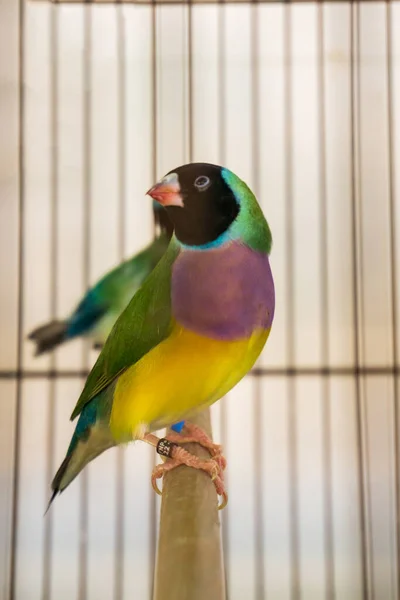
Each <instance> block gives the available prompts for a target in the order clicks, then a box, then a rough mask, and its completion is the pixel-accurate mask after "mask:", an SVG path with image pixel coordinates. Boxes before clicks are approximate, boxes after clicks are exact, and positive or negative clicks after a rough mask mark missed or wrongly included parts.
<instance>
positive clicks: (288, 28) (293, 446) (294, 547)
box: [283, 2, 300, 600]
mask: <svg viewBox="0 0 400 600" xmlns="http://www.w3.org/2000/svg"><path fill="white" fill-rule="evenodd" d="M283 36H284V40H283V44H284V55H285V66H286V68H285V84H284V85H285V100H284V102H285V107H284V115H285V157H286V161H285V180H286V198H285V207H286V243H287V246H286V252H287V258H286V296H287V299H288V316H287V323H286V327H287V342H286V343H287V356H288V364H289V366H293V365H294V361H295V346H294V291H295V290H294V262H293V257H294V248H293V150H292V139H293V130H292V120H293V115H292V110H293V89H292V6H291V3H290V2H289V3H288V4H287V5H286V6H285V9H284V31H283ZM287 391H288V447H289V469H288V475H289V489H290V500H289V506H290V513H289V522H290V560H291V569H292V574H291V599H292V600H298V599H299V598H300V561H299V507H298V477H299V475H298V466H297V423H296V422H297V410H296V385H295V380H294V378H292V377H290V378H289V379H288V382H287Z"/></svg>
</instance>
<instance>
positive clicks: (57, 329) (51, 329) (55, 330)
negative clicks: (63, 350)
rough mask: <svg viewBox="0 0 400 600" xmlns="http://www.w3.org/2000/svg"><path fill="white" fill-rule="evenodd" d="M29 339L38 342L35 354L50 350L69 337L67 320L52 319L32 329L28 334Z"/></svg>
mask: <svg viewBox="0 0 400 600" xmlns="http://www.w3.org/2000/svg"><path fill="white" fill-rule="evenodd" d="M28 339H30V340H32V341H33V342H35V343H36V352H35V356H39V355H40V354H44V353H45V352H49V351H50V350H53V348H56V347H57V346H59V345H60V344H62V343H63V342H65V341H66V340H67V339H68V337H67V323H66V321H51V322H50V323H47V324H46V325H42V326H41V327H38V328H37V329H35V330H34V331H32V332H31V333H30V334H29V335H28Z"/></svg>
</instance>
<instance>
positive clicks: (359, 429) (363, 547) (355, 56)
mask: <svg viewBox="0 0 400 600" xmlns="http://www.w3.org/2000/svg"><path fill="white" fill-rule="evenodd" d="M358 10H359V7H358V4H357V3H356V4H355V3H354V0H351V5H350V50H351V56H350V89H351V103H350V121H351V122H350V130H351V172H352V180H351V199H352V201H351V219H352V242H353V247H352V262H353V320H354V363H355V368H356V369H358V368H359V366H360V351H359V335H360V314H359V289H358V283H359V282H358V279H359V270H358V260H359V258H358V244H357V242H358V226H357V223H358V218H357V215H358V210H357V160H356V158H357V154H356V152H357V141H356V117H357V118H359V110H358V111H357V100H358V96H356V88H357V89H358V93H359V35H357V38H356V36H355V35H354V33H355V26H356V25H357V27H358V25H359V12H358ZM358 33H359V32H358ZM356 61H357V67H358V69H357V73H355V62H356ZM357 131H358V132H359V127H358V129H357ZM355 398H356V436H357V463H358V488H359V505H360V557H361V590H362V597H363V600H368V598H369V597H370V589H369V579H368V559H367V520H366V514H367V513H366V499H365V493H364V481H365V464H364V460H365V459H364V451H363V446H364V434H363V423H362V420H363V414H362V398H361V382H360V376H359V375H358V374H356V375H355Z"/></svg>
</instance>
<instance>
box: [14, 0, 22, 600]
mask: <svg viewBox="0 0 400 600" xmlns="http://www.w3.org/2000/svg"><path fill="white" fill-rule="evenodd" d="M18 28H19V35H18V148H19V152H18V307H17V311H18V316H17V372H18V373H21V371H22V366H23V341H22V336H23V330H24V291H25V286H24V274H25V271H24V258H25V248H24V239H25V221H24V210H25V0H18ZM21 417H22V377H21V375H18V377H17V381H16V397H15V422H14V457H13V458H14V466H13V470H14V472H13V489H12V515H11V557H10V600H16V586H17V551H18V547H17V544H18V504H19V475H20V451H21V448H20V438H21Z"/></svg>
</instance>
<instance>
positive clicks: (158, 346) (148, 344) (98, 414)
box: [49, 163, 275, 507]
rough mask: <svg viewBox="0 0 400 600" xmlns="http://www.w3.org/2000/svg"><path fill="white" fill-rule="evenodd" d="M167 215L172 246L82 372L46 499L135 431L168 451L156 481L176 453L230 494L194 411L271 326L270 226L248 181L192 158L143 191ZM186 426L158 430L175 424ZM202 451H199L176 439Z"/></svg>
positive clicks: (233, 379) (239, 371) (248, 360)
mask: <svg viewBox="0 0 400 600" xmlns="http://www.w3.org/2000/svg"><path fill="white" fill-rule="evenodd" d="M147 194H148V195H149V196H151V197H152V198H153V200H155V201H157V202H159V203H160V205H161V206H163V207H164V208H165V210H166V211H167V214H168V216H169V218H170V220H171V222H172V224H173V227H174V234H173V235H172V238H171V241H170V243H169V246H168V249H167V251H166V253H165V254H164V256H163V257H162V259H161V260H160V261H159V263H158V264H157V266H156V267H155V269H154V270H153V271H152V273H151V274H150V275H149V276H148V277H147V278H146V280H145V281H144V282H143V284H142V286H141V287H140V289H139V290H138V291H137V292H136V294H135V295H134V296H133V298H132V299H131V301H130V302H129V304H128V306H127V307H126V308H125V310H124V311H123V313H122V314H121V316H120V317H119V318H118V320H117V321H116V323H115V325H114V327H113V329H112V331H111V333H110V335H109V337H108V338H107V340H106V343H105V345H104V347H103V349H102V351H101V353H100V354H99V356H98V359H97V361H96V363H95V364H94V366H93V369H92V371H91V372H90V373H89V376H88V378H87V380H86V383H85V386H84V388H83V391H82V393H81V395H80V397H79V399H78V402H77V404H76V406H75V409H74V410H73V413H72V416H71V420H74V419H75V418H77V417H79V419H78V421H77V425H76V428H75V431H74V434H73V436H72V439H71V443H70V445H69V448H68V450H67V453H66V456H65V459H64V461H63V462H62V464H61V466H60V468H59V470H58V471H57V473H56V475H55V477H54V479H53V482H52V484H51V487H52V496H51V499H50V502H49V506H50V504H51V502H52V501H53V500H54V498H55V497H56V496H57V494H59V493H61V492H63V491H64V490H65V489H66V488H67V486H68V485H69V484H70V483H71V482H72V481H73V480H74V479H75V477H76V476H77V475H78V474H79V473H80V472H81V471H82V469H83V468H84V467H85V466H86V465H87V464H88V463H89V462H90V461H91V460H93V459H94V458H95V457H97V456H98V455H100V454H101V453H102V452H104V451H105V450H107V449H108V448H111V447H113V446H116V445H120V444H126V443H128V442H131V441H138V440H142V441H144V442H147V443H149V444H151V445H152V446H154V447H155V448H156V450H157V452H158V453H159V454H160V455H161V456H163V457H165V462H164V463H163V464H160V465H158V466H157V467H155V469H154V471H153V474H152V483H153V487H154V488H155V489H156V490H157V489H158V488H157V485H156V481H157V479H159V478H160V477H162V476H163V475H164V474H165V472H167V471H169V470H171V469H172V468H175V467H176V466H178V465H180V464H186V465H188V466H191V467H193V468H198V469H201V470H203V471H205V472H206V473H208V475H210V476H211V477H212V479H213V481H214V484H215V487H216V490H217V493H218V494H219V495H221V496H222V497H223V500H222V503H221V505H220V507H221V506H223V505H225V504H226V501H227V494H226V490H225V487H224V481H223V470H224V469H225V466H226V461H225V458H224V457H223V455H222V449H221V447H220V446H219V445H217V444H213V443H212V441H211V440H210V438H208V436H207V435H206V433H205V432H203V431H202V430H201V429H199V428H198V427H197V426H195V425H193V424H191V423H190V417H191V416H193V415H195V414H196V413H197V412H198V411H200V410H203V409H204V408H206V407H208V406H211V405H212V404H213V403H214V402H216V401H217V400H219V399H220V398H222V397H223V396H224V395H225V394H226V393H227V392H229V391H230V390H231V389H232V388H233V387H234V386H235V385H236V384H237V383H238V382H239V381H240V380H241V379H242V378H243V377H244V376H245V375H246V374H247V373H248V371H249V370H250V369H251V368H252V366H253V365H254V363H255V361H256V360H257V358H258V357H259V355H260V353H261V351H262V349H263V347H264V345H265V343H266V341H267V339H268V336H269V333H270V331H271V326H272V322H273V318H274V312H275V289H274V280H273V275H272V271H271V266H270V260H269V255H270V252H271V247H272V236H271V230H270V227H269V225H268V223H267V221H266V219H265V217H264V215H263V212H262V210H261V207H260V205H259V204H258V202H257V199H256V197H255V195H254V194H253V193H252V191H251V190H250V188H249V187H248V186H247V185H246V184H245V183H244V182H243V181H242V180H241V179H240V178H239V177H238V176H237V175H235V174H234V173H233V172H232V171H230V170H229V169H227V168H225V167H221V166H219V165H213V164H209V163H189V164H186V165H182V166H180V167H178V168H175V169H173V170H171V171H169V172H168V173H167V174H166V175H165V176H164V177H163V178H162V179H161V180H160V181H159V182H158V183H156V184H155V185H154V186H153V187H152V188H150V190H149V191H148V192H147ZM182 421H184V424H185V427H184V430H183V432H181V433H174V432H171V434H168V435H167V436H166V437H164V438H158V437H157V436H156V435H155V434H154V432H156V431H158V430H159V429H163V428H165V427H168V426H170V425H171V424H175V423H182ZM187 441H197V442H198V443H200V444H201V445H203V446H204V447H206V448H207V449H208V450H209V453H210V459H200V458H198V457H195V456H193V455H192V454H190V453H189V452H188V451H186V450H185V449H183V448H182V447H181V446H180V444H179V442H182V443H183V442H187Z"/></svg>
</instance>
